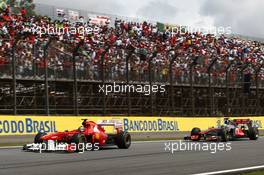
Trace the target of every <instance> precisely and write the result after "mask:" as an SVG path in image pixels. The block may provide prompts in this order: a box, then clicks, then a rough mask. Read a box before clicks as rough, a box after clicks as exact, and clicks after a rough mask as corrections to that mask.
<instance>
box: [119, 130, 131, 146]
mask: <svg viewBox="0 0 264 175" xmlns="http://www.w3.org/2000/svg"><path fill="white" fill-rule="evenodd" d="M116 144H117V146H118V148H120V149H128V148H129V147H130V145H131V135H130V134H129V133H128V132H120V133H118V135H117V138H116Z"/></svg>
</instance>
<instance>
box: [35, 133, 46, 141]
mask: <svg viewBox="0 0 264 175" xmlns="http://www.w3.org/2000/svg"><path fill="white" fill-rule="evenodd" d="M46 134H47V133H38V134H37V135H36V136H35V138H34V143H42V142H43V140H42V139H41V137H42V136H44V135H46Z"/></svg>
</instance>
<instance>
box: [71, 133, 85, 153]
mask: <svg viewBox="0 0 264 175" xmlns="http://www.w3.org/2000/svg"><path fill="white" fill-rule="evenodd" d="M71 143H75V144H76V152H79V151H82V150H84V149H85V147H86V146H85V144H86V143H87V142H86V138H85V135H83V134H74V135H73V136H72V139H71Z"/></svg>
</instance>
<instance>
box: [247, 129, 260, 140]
mask: <svg viewBox="0 0 264 175" xmlns="http://www.w3.org/2000/svg"><path fill="white" fill-rule="evenodd" d="M248 136H249V139H250V140H257V139H258V136H259V132H258V129H257V128H254V127H249V128H248Z"/></svg>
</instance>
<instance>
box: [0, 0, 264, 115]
mask: <svg viewBox="0 0 264 175" xmlns="http://www.w3.org/2000/svg"><path fill="white" fill-rule="evenodd" d="M36 9H42V8H40V7H38V5H37V6H36ZM42 10H43V9H42ZM60 10H61V9H60ZM37 12H38V10H37ZM44 12H50V18H49V17H46V16H44V15H49V14H42V13H41V12H40V13H39V14H42V15H41V16H35V17H32V16H31V17H28V16H26V14H24V13H19V14H13V13H12V12H11V11H10V10H9V9H5V10H2V11H1V19H0V82H1V83H0V110H1V111H2V113H3V114H32V115H33V114H35V115H38V114H47V115H50V114H53V115H60V114H65V115H71V114H75V115H95V114H96V115H101V114H102V115H163V116H176V115H177V116H223V115H225V116H229V115H232V116H241V115H248V116H249V115H263V114H264V109H263V106H264V67H263V63H264V62H263V60H264V44H263V43H261V42H259V41H251V40H245V39H243V38H242V37H226V36H224V35H221V36H214V35H211V34H206V35H204V34H201V33H197V32H196V33H185V34H180V33H178V34H174V35H172V33H171V31H170V30H166V29H164V30H160V29H159V27H158V26H157V25H156V24H154V23H153V22H151V23H149V22H144V21H141V22H140V23H139V22H135V21H134V20H133V21H132V20H130V19H129V18H122V19H121V18H116V16H111V17H109V19H110V21H111V23H110V24H109V25H108V24H104V25H96V24H93V23H91V22H89V20H88V18H86V17H85V18H83V17H82V16H81V15H80V14H83V15H85V14H87V12H82V13H78V14H79V15H76V16H74V18H75V19H74V18H72V20H68V19H66V16H64V15H62V16H63V17H55V16H56V15H55V14H56V13H57V12H58V8H55V7H53V10H51V9H50V10H43V13H44ZM60 12H62V11H60ZM65 12H67V10H65ZM99 15H101V14H99ZM103 15H104V16H107V15H105V14H103ZM43 26H44V27H47V26H50V27H51V26H52V27H54V28H56V27H58V26H59V28H62V29H65V27H75V28H78V27H85V28H90V29H91V30H92V31H93V32H92V33H89V34H85V35H81V34H80V33H75V34H63V33H60V34H58V35H57V34H43V35H41V36H40V35H39V34H38V33H33V32H32V29H33V28H34V29H36V28H37V27H43ZM114 82H115V83H116V84H119V85H122V84H123V85H124V84H126V85H146V84H150V85H165V89H166V91H165V92H162V93H161V92H157V93H150V95H144V94H142V93H137V92H134V93H110V94H108V95H106V94H105V93H102V92H99V87H100V86H102V85H109V84H113V83H114ZM14 89H15V90H14Z"/></svg>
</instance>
